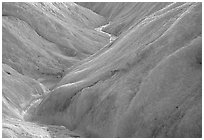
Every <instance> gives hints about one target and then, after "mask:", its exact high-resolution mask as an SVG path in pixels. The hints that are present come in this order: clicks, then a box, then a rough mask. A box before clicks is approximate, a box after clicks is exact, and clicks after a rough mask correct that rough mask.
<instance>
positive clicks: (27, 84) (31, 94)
mask: <svg viewBox="0 0 204 140" xmlns="http://www.w3.org/2000/svg"><path fill="white" fill-rule="evenodd" d="M2 70H3V72H2V137H4V138H5V137H8V138H10V137H12V138H22V137H26V138H27V137H32V138H33V137H38V138H40V137H45V138H50V137H80V136H79V135H77V134H75V133H73V132H71V131H70V130H68V129H66V128H64V127H62V126H54V125H43V124H36V123H32V122H26V121H25V120H24V119H23V115H24V113H25V112H26V110H27V109H28V108H29V107H30V106H32V105H33V103H34V102H36V101H38V100H37V99H39V100H40V98H42V97H43V96H44V95H45V94H46V90H45V91H43V89H42V88H41V86H40V83H39V82H38V81H36V80H34V79H31V78H29V77H27V76H24V75H21V74H20V73H18V72H17V71H15V70H14V69H12V68H11V67H10V66H8V65H6V64H3V66H2Z"/></svg>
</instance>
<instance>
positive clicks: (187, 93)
mask: <svg viewBox="0 0 204 140" xmlns="http://www.w3.org/2000/svg"><path fill="white" fill-rule="evenodd" d="M201 29H202V5H201V3H184V4H179V6H175V7H172V8H170V9H169V10H163V12H160V13H159V14H155V16H150V17H147V18H146V19H145V20H143V21H142V22H140V23H139V24H136V25H135V26H134V27H132V28H131V30H129V31H128V32H127V33H126V34H125V35H122V36H120V37H119V38H118V39H117V40H115V41H114V42H113V43H112V44H111V45H110V46H108V47H109V49H105V50H101V51H102V52H100V51H99V52H98V53H97V55H95V56H94V57H90V58H88V59H85V60H84V61H83V63H80V64H79V65H76V66H74V67H72V68H71V69H70V71H69V72H68V74H67V75H65V76H64V77H63V79H62V80H61V81H60V82H59V83H58V84H57V87H56V88H55V89H54V90H52V91H51V92H50V93H49V94H47V95H46V97H45V98H44V99H43V100H42V102H41V103H39V105H36V106H34V107H32V108H31V109H30V110H29V111H28V113H27V114H26V115H25V119H27V120H29V121H37V122H40V123H44V124H55V125H64V126H66V127H67V128H68V129H70V130H73V131H75V132H77V133H79V134H80V135H82V136H83V137H201V130H202V129H201V126H202V125H201V124H202V122H201V118H202V115H201V114H202V112H201V104H202V101H201V95H202V93H201V91H202V87H201V77H202V72H201V69H202V67H201V66H202V59H201V58H202V54H201V47H202V40H201V38H202V30H201Z"/></svg>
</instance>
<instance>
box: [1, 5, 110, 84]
mask: <svg viewBox="0 0 204 140" xmlns="http://www.w3.org/2000/svg"><path fill="white" fill-rule="evenodd" d="M2 14H3V17H2V36H3V39H2V43H3V44H2V45H3V47H2V48H3V49H2V51H3V53H2V54H3V57H2V58H3V63H5V64H8V65H10V66H11V67H12V68H14V69H15V70H17V71H18V72H19V73H21V74H24V75H27V76H29V77H32V78H34V79H36V80H37V79H39V81H41V82H43V83H45V84H47V86H48V87H52V86H53V85H54V84H55V83H57V82H58V81H59V80H60V79H61V78H62V76H63V74H64V71H65V70H66V69H67V68H69V67H71V66H72V65H74V64H76V63H77V62H79V61H80V60H83V59H84V58H86V57H88V56H89V55H91V54H94V53H95V52H97V51H98V50H100V49H101V48H102V47H103V46H104V45H106V44H107V43H108V42H109V36H108V35H106V34H103V33H101V32H97V31H95V30H94V29H95V27H98V26H100V25H101V24H103V22H104V18H103V17H102V16H99V15H97V14H95V13H94V12H92V11H91V10H89V9H85V8H83V7H81V6H78V5H76V4H74V3H11V2H9V3H6V2H3V3H2ZM49 81H50V83H49ZM52 83H53V84H52Z"/></svg>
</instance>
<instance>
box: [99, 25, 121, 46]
mask: <svg viewBox="0 0 204 140" xmlns="http://www.w3.org/2000/svg"><path fill="white" fill-rule="evenodd" d="M109 25H110V22H109V23H108V24H105V25H102V26H100V27H98V28H95V30H96V31H98V32H101V33H103V34H107V35H108V36H109V37H110V42H109V43H111V42H112V41H114V40H115V39H116V38H117V37H116V36H114V35H111V34H109V33H107V32H104V31H102V30H103V28H105V27H107V26H109Z"/></svg>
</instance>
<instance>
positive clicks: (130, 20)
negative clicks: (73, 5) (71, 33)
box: [77, 2, 182, 36]
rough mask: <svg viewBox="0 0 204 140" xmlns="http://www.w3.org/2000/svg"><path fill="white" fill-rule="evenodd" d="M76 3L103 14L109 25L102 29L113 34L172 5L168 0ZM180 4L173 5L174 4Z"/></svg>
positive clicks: (117, 33) (117, 34)
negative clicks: (158, 0) (157, 0)
mask: <svg viewBox="0 0 204 140" xmlns="http://www.w3.org/2000/svg"><path fill="white" fill-rule="evenodd" d="M77 4H79V5H81V6H84V7H87V8H89V9H92V10H93V11H94V12H96V13H98V14H99V15H102V16H104V17H105V18H106V20H107V22H110V25H109V26H107V27H105V28H104V29H103V31H105V32H108V33H110V34H113V35H115V36H119V35H120V34H121V33H122V32H123V31H126V30H127V29H128V28H130V27H132V26H133V24H139V23H140V22H141V21H142V20H144V19H145V18H146V17H148V16H149V15H151V14H153V13H155V12H157V11H159V10H160V9H162V8H164V7H168V6H170V5H172V3H169V2H163V3H162V2H146V3H145V2H136V3H134V2H79V3H77ZM181 4H182V3H177V4H173V5H174V7H175V5H181ZM168 9H170V8H168Z"/></svg>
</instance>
